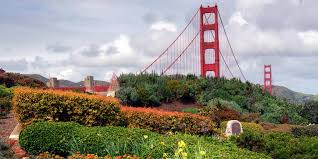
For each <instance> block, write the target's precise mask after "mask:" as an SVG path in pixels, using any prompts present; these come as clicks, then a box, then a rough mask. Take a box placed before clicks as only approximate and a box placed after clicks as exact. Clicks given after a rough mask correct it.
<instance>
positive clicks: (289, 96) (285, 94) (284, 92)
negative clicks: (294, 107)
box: [273, 86, 318, 104]
mask: <svg viewBox="0 0 318 159" xmlns="http://www.w3.org/2000/svg"><path fill="white" fill-rule="evenodd" d="M273 95H274V96H276V97H278V98H280V99H286V100H287V101H288V102H290V103H295V104H304V103H305V102H307V101H310V100H315V101H318V95H311V94H304V93H300V92H295V91H292V90H290V89H288V88H286V87H283V86H273Z"/></svg>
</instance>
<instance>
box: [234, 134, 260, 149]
mask: <svg viewBox="0 0 318 159" xmlns="http://www.w3.org/2000/svg"><path fill="white" fill-rule="evenodd" d="M236 143H237V145H238V146H240V147H243V148H247V149H249V150H251V151H256V152H262V151H264V149H265V140H264V137H263V134H262V133H259V132H253V131H251V130H249V129H245V130H244V129H243V133H242V134H241V135H239V137H237V139H236Z"/></svg>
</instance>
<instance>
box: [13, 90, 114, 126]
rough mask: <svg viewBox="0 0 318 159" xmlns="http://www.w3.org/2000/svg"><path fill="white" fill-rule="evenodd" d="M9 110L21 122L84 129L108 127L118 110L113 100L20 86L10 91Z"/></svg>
mask: <svg viewBox="0 0 318 159" xmlns="http://www.w3.org/2000/svg"><path fill="white" fill-rule="evenodd" d="M13 109H14V112H15V113H16V114H17V118H18V120H19V121H20V122H22V123H29V122H32V121H33V120H51V121H76V122H78V123H80V124H84V125H88V126H91V125H107V124H112V123H113V122H114V121H116V120H115V119H116V118H117V115H118V113H119V111H120V110H119V102H118V100H117V99H115V98H111V97H103V96H93V95H87V94H82V93H75V92H64V91H57V90H40V89H31V88H24V87H20V88H16V89H14V98H13Z"/></svg>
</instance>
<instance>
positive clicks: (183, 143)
mask: <svg viewBox="0 0 318 159" xmlns="http://www.w3.org/2000/svg"><path fill="white" fill-rule="evenodd" d="M178 146H179V147H186V143H185V142H184V141H182V140H181V141H179V142H178Z"/></svg>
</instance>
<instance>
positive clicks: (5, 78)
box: [0, 72, 46, 88]
mask: <svg viewBox="0 0 318 159" xmlns="http://www.w3.org/2000/svg"><path fill="white" fill-rule="evenodd" d="M0 85H5V86H6V87H8V88H9V87H13V86H29V87H46V85H45V83H44V82H43V81H41V80H37V79H34V78H30V77H29V76H26V75H23V74H19V73H11V72H2V73H1V74H0Z"/></svg>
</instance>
